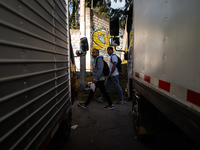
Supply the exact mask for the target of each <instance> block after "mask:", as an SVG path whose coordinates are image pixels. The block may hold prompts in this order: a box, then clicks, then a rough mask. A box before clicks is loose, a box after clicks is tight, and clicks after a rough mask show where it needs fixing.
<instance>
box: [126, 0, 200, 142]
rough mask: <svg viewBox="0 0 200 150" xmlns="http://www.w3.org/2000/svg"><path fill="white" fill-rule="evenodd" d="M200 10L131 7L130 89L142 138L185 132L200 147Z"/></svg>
mask: <svg viewBox="0 0 200 150" xmlns="http://www.w3.org/2000/svg"><path fill="white" fill-rule="evenodd" d="M199 6H200V1H198V0H190V1H189V0H173V1H172V0H133V1H132V5H130V7H129V13H128V15H129V16H128V17H127V18H128V20H127V28H126V29H127V33H128V42H127V45H128V47H129V48H128V51H127V52H128V84H127V89H128V95H129V99H131V100H132V101H133V107H132V111H133V112H132V114H133V118H134V126H135V130H136V137H137V138H138V139H145V137H148V136H147V135H149V137H151V136H150V135H156V134H168V133H170V132H171V133H173V132H174V133H175V132H176V131H178V130H180V131H181V132H180V133H183V135H188V136H189V137H191V138H192V139H193V140H194V141H196V142H197V143H200V138H199V137H200V59H199V57H200V42H199V41H200V15H199V14H200V7H199ZM132 91H133V92H132ZM164 120H168V122H165V121H164ZM171 124H173V125H174V127H173V125H172V126H171ZM169 126H170V127H171V128H168V127H169ZM172 127H173V128H172ZM173 129H174V130H173ZM180 133H177V134H180Z"/></svg>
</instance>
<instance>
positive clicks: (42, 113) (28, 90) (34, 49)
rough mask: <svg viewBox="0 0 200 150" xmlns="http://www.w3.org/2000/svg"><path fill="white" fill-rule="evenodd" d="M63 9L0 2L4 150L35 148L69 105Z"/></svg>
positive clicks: (58, 1)
mask: <svg viewBox="0 0 200 150" xmlns="http://www.w3.org/2000/svg"><path fill="white" fill-rule="evenodd" d="M67 4H68V2H65V1H63V0H55V1H53V0H48V1H41V0H35V1H32V0H31V1H30V0H21V1H17V0H9V1H8V0H0V7H1V9H0V14H1V15H0V33H1V34H0V70H1V72H0V91H1V92H0V121H1V124H0V141H1V148H3V149H14V148H15V149H38V148H39V147H40V146H41V144H42V143H43V142H44V140H46V138H47V136H48V135H49V134H50V132H51V131H52V129H53V127H54V126H55V125H56V123H58V121H59V119H60V117H61V116H62V115H63V114H64V113H65V112H66V110H67V109H68V108H69V107H70V106H71V104H70V101H71V98H70V81H69V79H70V77H69V75H70V74H69V42H68V41H69V39H68V38H69V37H68V35H69V30H68V29H69V28H68V16H67V14H68V12H67V11H68V8H67V7H68V6H66V5H67ZM2 14H3V15H2Z"/></svg>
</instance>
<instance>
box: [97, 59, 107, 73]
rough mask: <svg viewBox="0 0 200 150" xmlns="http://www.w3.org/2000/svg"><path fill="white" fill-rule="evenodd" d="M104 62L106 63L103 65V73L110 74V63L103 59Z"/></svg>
mask: <svg viewBox="0 0 200 150" xmlns="http://www.w3.org/2000/svg"><path fill="white" fill-rule="evenodd" d="M98 58H99V57H98ZM98 58H97V60H98ZM97 60H96V62H97ZM102 60H103V59H102ZM103 63H104V65H103V75H104V76H108V75H109V74H110V69H109V67H108V64H107V63H106V62H105V61H104V60H103Z"/></svg>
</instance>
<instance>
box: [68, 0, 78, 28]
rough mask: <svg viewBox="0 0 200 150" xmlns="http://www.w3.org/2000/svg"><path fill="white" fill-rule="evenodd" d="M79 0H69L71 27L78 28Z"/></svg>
mask: <svg viewBox="0 0 200 150" xmlns="http://www.w3.org/2000/svg"><path fill="white" fill-rule="evenodd" d="M79 4H80V0H69V8H70V12H69V13H70V14H69V23H70V28H71V29H79V26H80V25H79V21H78V20H79V19H78V11H79Z"/></svg>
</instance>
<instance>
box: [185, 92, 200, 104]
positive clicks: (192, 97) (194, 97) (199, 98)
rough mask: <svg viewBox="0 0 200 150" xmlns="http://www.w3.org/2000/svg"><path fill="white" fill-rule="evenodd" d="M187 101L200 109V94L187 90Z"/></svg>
mask: <svg viewBox="0 0 200 150" xmlns="http://www.w3.org/2000/svg"><path fill="white" fill-rule="evenodd" d="M187 101H189V102H191V103H193V104H195V105H197V106H199V107H200V93H197V92H194V91H191V90H187Z"/></svg>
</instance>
